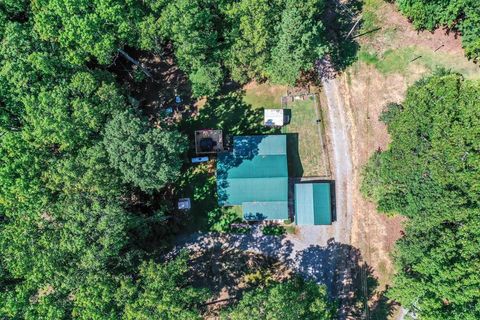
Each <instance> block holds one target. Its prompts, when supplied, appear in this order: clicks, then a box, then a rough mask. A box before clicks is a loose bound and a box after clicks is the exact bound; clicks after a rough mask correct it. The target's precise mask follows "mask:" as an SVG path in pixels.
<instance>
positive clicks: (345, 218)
mask: <svg viewBox="0 0 480 320" xmlns="http://www.w3.org/2000/svg"><path fill="white" fill-rule="evenodd" d="M322 82H323V91H324V93H325V96H326V97H327V103H328V107H327V114H328V129H327V130H329V132H328V134H329V136H330V141H331V148H332V151H333V153H332V155H333V159H332V163H333V167H334V170H333V178H334V180H335V195H336V213H337V214H336V216H337V220H336V221H335V222H334V225H335V241H338V242H342V243H345V244H350V238H351V225H352V211H353V203H352V202H353V201H352V196H351V195H352V188H353V186H352V184H351V181H352V176H353V171H352V156H351V153H350V139H349V129H350V124H349V122H348V119H347V116H346V113H345V107H344V103H343V100H342V97H341V95H340V92H339V88H338V84H337V81H336V80H335V79H325V80H323V81H322Z"/></svg>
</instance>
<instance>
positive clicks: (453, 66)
mask: <svg viewBox="0 0 480 320" xmlns="http://www.w3.org/2000/svg"><path fill="white" fill-rule="evenodd" d="M418 57H419V58H418ZM415 58H418V59H416V60H415V61H412V60H414V59H415ZM358 59H359V61H362V62H364V63H367V64H369V65H373V66H375V68H376V69H377V70H378V71H380V72H381V73H383V74H393V73H399V74H403V75H407V74H408V73H410V71H409V68H412V67H415V66H424V67H425V68H426V69H427V70H430V71H433V70H435V69H437V68H445V69H449V70H451V71H454V72H458V73H461V74H463V75H465V76H466V77H467V78H471V79H478V78H480V72H479V68H478V66H476V65H475V64H473V63H471V62H470V61H468V60H466V59H464V58H463V57H461V58H459V57H456V56H453V55H450V54H448V53H443V52H433V51H432V50H430V49H424V48H418V47H415V46H410V47H406V48H399V49H389V50H386V51H385V52H384V53H383V54H377V53H376V52H374V51H373V50H371V49H369V48H362V49H361V50H360V51H359V52H358Z"/></svg>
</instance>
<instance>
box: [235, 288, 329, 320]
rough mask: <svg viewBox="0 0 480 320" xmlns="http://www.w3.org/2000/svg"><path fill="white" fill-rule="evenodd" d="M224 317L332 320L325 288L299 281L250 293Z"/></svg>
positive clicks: (238, 319) (239, 318) (240, 318)
mask: <svg viewBox="0 0 480 320" xmlns="http://www.w3.org/2000/svg"><path fill="white" fill-rule="evenodd" d="M226 314H228V317H227V318H228V319H230V320H242V319H278V320H280V319H305V320H317V319H334V318H335V312H334V305H333V304H332V303H331V302H329V300H328V298H327V293H326V288H325V286H318V285H317V284H316V283H315V282H314V281H304V280H303V279H301V278H294V279H291V280H289V281H286V282H283V283H274V284H270V285H267V286H266V287H265V288H263V287H261V288H257V289H255V290H253V291H250V292H248V293H246V294H245V295H244V296H243V297H242V299H241V300H240V301H239V303H238V304H237V305H236V306H234V307H233V308H232V309H231V310H229V312H227V313H226Z"/></svg>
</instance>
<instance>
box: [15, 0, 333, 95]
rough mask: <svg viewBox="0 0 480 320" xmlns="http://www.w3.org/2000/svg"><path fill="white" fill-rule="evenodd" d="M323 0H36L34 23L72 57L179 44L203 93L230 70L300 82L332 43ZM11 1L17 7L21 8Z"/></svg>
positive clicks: (184, 65) (102, 59) (242, 78)
mask: <svg viewBox="0 0 480 320" xmlns="http://www.w3.org/2000/svg"><path fill="white" fill-rule="evenodd" d="M324 4H325V1H324V0H308V1H304V2H298V1H294V0H275V1H264V0H262V1H252V0H242V1H217V0H194V1H190V0H175V1H162V0H157V1H144V2H142V3H140V2H135V1H123V0H122V1H89V2H84V1H78V0H68V1H65V0H41V1H35V2H33V6H32V8H31V10H32V16H33V28H34V30H35V31H36V32H37V34H38V36H39V38H40V39H42V40H47V41H49V42H51V43H54V44H56V45H58V46H59V47H60V48H61V49H62V50H61V55H62V56H64V57H65V58H66V59H67V60H68V61H69V62H70V63H72V64H81V63H83V62H86V61H89V60H90V59H92V58H95V59H96V61H98V62H99V63H101V64H109V63H110V62H111V60H112V57H113V56H114V55H116V54H118V52H119V49H122V48H123V47H124V46H126V45H128V46H131V47H138V48H141V49H144V50H156V51H162V48H163V47H164V46H165V45H166V44H167V43H171V44H173V47H174V51H175V57H176V59H177V63H178V65H179V66H180V68H181V69H182V70H183V71H184V72H186V73H187V74H188V76H189V79H190V81H191V83H192V89H193V93H194V95H196V96H202V95H211V94H214V93H215V92H217V91H218V90H219V88H220V86H221V84H222V82H223V80H224V79H225V77H226V76H228V77H231V78H232V79H233V80H235V81H238V82H240V83H244V82H246V81H248V80H250V79H270V80H272V81H274V82H277V83H282V84H290V85H293V84H294V83H295V82H296V80H297V79H298V78H299V76H300V75H301V73H302V72H304V71H309V70H311V69H312V68H313V65H314V62H315V60H316V59H319V58H321V57H322V56H323V55H324V54H325V53H326V51H327V50H328V45H327V42H326V40H325V38H324V27H323V24H322V22H321V21H322V20H321V16H322V13H323V10H324ZM15 7H16V6H14V5H13V4H12V8H15Z"/></svg>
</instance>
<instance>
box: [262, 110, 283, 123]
mask: <svg viewBox="0 0 480 320" xmlns="http://www.w3.org/2000/svg"><path fill="white" fill-rule="evenodd" d="M263 123H264V125H266V126H269V127H281V126H283V125H284V124H285V117H284V114H283V109H265V120H264V122H263Z"/></svg>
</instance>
